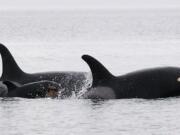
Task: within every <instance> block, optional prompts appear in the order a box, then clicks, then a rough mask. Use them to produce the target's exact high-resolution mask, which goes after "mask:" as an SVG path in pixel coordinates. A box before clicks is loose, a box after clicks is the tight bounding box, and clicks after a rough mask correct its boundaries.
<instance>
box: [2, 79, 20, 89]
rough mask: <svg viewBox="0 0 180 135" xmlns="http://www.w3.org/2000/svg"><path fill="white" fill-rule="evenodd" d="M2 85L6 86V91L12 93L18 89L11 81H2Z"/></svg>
mask: <svg viewBox="0 0 180 135" xmlns="http://www.w3.org/2000/svg"><path fill="white" fill-rule="evenodd" d="M3 84H5V85H6V86H7V88H8V91H13V90H15V89H16V88H18V87H19V85H18V84H17V83H15V82H13V81H3Z"/></svg>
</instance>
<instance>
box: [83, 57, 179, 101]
mask: <svg viewBox="0 0 180 135" xmlns="http://www.w3.org/2000/svg"><path fill="white" fill-rule="evenodd" d="M82 59H83V60H84V61H85V62H86V63H87V64H88V65H89V67H90V69H91V73H92V79H93V82H92V86H91V87H90V88H89V89H88V90H87V92H86V93H85V94H84V95H83V97H84V98H89V99H97V98H99V99H122V98H144V99H156V98H166V97H174V96H179V95H180V68H178V67H158V68H152V69H145V70H139V71H135V72H131V73H128V74H124V75H121V76H114V75H112V74H111V73H110V72H109V71H108V70H107V69H106V68H105V67H104V66H103V65H102V64H101V63H100V62H99V61H98V60H96V59H95V58H93V57H91V56H89V55H83V56H82Z"/></svg>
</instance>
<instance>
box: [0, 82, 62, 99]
mask: <svg viewBox="0 0 180 135" xmlns="http://www.w3.org/2000/svg"><path fill="white" fill-rule="evenodd" d="M3 84H4V85H5V86H6V87H3V88H4V90H3V91H6V94H3V95H2V94H1V95H0V96H1V97H22V98H43V97H52V98H54V97H58V95H59V92H60V86H59V84H58V83H56V82H52V81H39V82H32V83H27V84H24V85H21V84H19V83H16V82H12V81H4V82H3ZM0 87H1V88H2V82H1V85H0ZM1 91H2V89H0V93H1ZM4 93H5V92H4Z"/></svg>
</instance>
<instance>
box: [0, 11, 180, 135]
mask: <svg viewBox="0 0 180 135" xmlns="http://www.w3.org/2000/svg"><path fill="white" fill-rule="evenodd" d="M0 42H1V43H3V44H5V45H6V46H7V47H8V48H9V50H10V51H11V52H12V54H13V56H14V57H15V59H16V61H17V63H18V64H19V66H20V67H21V68H22V69H23V70H24V71H25V72H29V73H33V72H44V71H86V72H89V71H90V69H89V67H88V65H87V64H86V63H85V62H84V61H83V60H82V59H81V56H82V55H83V54H90V55H92V56H94V57H95V58H97V59H98V60H99V61H101V62H102V63H103V64H104V65H105V66H106V67H107V68H108V69H109V70H110V72H112V73H113V74H114V75H122V74H125V73H128V72H131V71H135V70H139V69H144V68H151V67H159V66H160V67H161V66H177V67H180V9H161V10H160V9H159V10H158V9H154V10H152V9H151V10H114V11H113V10H79V11H75V10H72V11H71V10H68V11H66V10H62V11H0ZM0 71H1V69H0ZM89 80H91V74H89ZM179 108H180V98H179V97H174V98H167V99H157V100H144V99H121V100H107V101H98V102H95V101H91V100H84V99H77V97H76V96H72V97H71V98H68V99H64V100H60V99H49V98H46V99H23V98H5V99H4V98H1V99H0V135H58V134H61V135H80V134H87V135H92V134H95V135H96V134H97V135H109V134H113V135H116V134H117V135H119V134H125V135H129V134H142V135H144V134H146V135H156V134H157V135H174V134H179V133H180V124H179V123H180V119H179V117H180V113H179V112H180V109H179Z"/></svg>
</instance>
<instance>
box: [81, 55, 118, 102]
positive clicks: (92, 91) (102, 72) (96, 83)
mask: <svg viewBox="0 0 180 135" xmlns="http://www.w3.org/2000/svg"><path fill="white" fill-rule="evenodd" d="M82 59H83V60H84V61H85V62H86V63H87V64H88V65H89V67H90V69H91V73H92V80H93V81H92V86H91V87H90V88H89V89H88V91H87V92H86V93H85V94H84V95H83V97H85V98H102V99H114V98H116V95H115V91H114V89H113V84H114V81H115V79H116V77H115V76H113V75H112V74H111V73H110V72H109V71H108V70H107V69H106V68H105V67H104V66H103V65H102V64H101V63H100V62H99V61H98V60H96V59H95V58H93V57H91V56H89V55H83V56H82Z"/></svg>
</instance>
